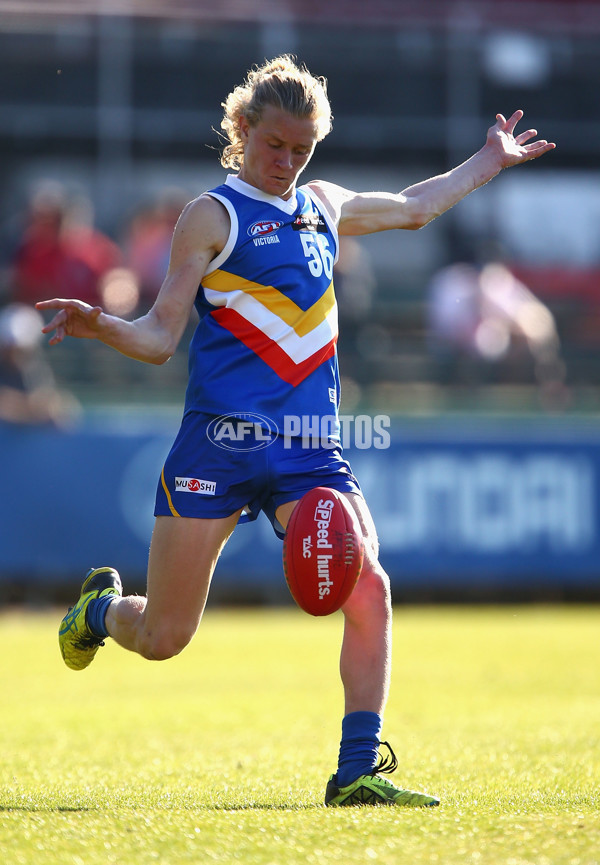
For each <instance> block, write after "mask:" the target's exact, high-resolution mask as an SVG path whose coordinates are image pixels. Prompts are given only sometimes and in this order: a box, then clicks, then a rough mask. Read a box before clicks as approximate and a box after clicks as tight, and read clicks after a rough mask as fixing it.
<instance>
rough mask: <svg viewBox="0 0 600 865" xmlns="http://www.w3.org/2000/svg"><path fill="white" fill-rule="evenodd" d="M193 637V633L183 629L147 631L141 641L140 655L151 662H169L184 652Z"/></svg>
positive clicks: (170, 628)
mask: <svg viewBox="0 0 600 865" xmlns="http://www.w3.org/2000/svg"><path fill="white" fill-rule="evenodd" d="M193 636H194V632H193V631H192V632H190V631H189V630H187V629H186V628H181V627H180V628H172V627H169V628H159V629H156V630H152V631H147V632H146V633H145V634H144V635H143V637H142V639H141V640H140V646H139V653H140V655H142V657H144V658H146V659H147V660H149V661H167V660H168V659H169V658H174V657H175V655H178V654H179V653H180V652H182V651H183V650H184V649H185V647H186V646H187V645H188V643H189V642H190V640H191V639H192V637H193Z"/></svg>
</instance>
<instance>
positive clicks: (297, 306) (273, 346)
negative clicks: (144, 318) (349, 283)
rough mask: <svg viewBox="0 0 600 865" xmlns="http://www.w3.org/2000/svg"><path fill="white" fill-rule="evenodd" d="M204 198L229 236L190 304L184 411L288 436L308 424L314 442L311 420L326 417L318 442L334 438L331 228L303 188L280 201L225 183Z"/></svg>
mask: <svg viewBox="0 0 600 865" xmlns="http://www.w3.org/2000/svg"><path fill="white" fill-rule="evenodd" d="M208 194H209V195H211V196H212V197H214V198H216V199H217V200H218V201H220V202H221V203H222V204H223V205H224V207H226V209H227V211H228V213H229V217H230V220H231V229H230V234H229V238H228V240H227V243H226V245H225V248H224V249H223V250H222V252H221V253H220V254H219V255H218V256H217V257H216V258H215V259H213V261H212V262H211V263H210V265H209V267H208V269H207V272H206V274H205V276H204V278H203V279H202V283H201V285H200V287H199V290H198V294H197V297H196V301H195V306H196V309H197V311H198V314H199V316H200V322H199V324H198V326H197V328H196V331H195V333H194V336H193V338H192V341H191V344H190V379H189V384H188V388H187V393H186V406H185V408H186V411H200V412H205V413H207V414H212V415H215V416H219V415H228V416H231V417H248V416H251V417H253V419H254V418H255V416H259V417H264V418H265V422H264V424H263V425H265V426H267V427H269V426H272V423H274V424H275V425H276V428H277V429H278V430H279V432H284V431H286V432H289V431H290V429H291V430H292V433H291V434H298V432H297V429H298V428H297V425H296V426H294V425H292V427H290V420H289V419H290V418H302V417H303V416H305V417H308V418H310V419H311V421H309V424H310V423H312V427H311V430H310V432H309V433H308V434H309V435H310V436H311V437H318V436H319V432H318V431H317V429H316V428H315V427H314V418H317V417H323V416H326V417H328V418H329V421H328V431H329V433H330V434H329V436H328V435H327V434H325V435H322V434H321V437H324V438H326V437H330V438H331V437H332V438H335V437H336V436H337V432H338V425H337V413H338V406H339V392H340V386H339V372H338V364H337V350H336V343H337V335H338V323H337V304H336V300H335V295H334V290H333V265H334V263H335V260H336V258H337V252H338V237H337V230H336V227H335V225H334V223H333V220H331V219H330V218H329V215H328V213H327V212H326V211H325V208H324V207H323V205H322V204H321V203H320V202H319V200H318V198H317V197H316V196H315V195H314V194H313V193H312V192H311V191H310V190H309V189H308V188H307V187H300V188H298V189H296V191H295V194H294V195H293V196H292V197H291V198H290V199H289V200H288V201H284V200H283V199H281V198H279V197H277V196H274V195H268V194H266V193H263V192H261V191H260V190H259V189H257V188H255V187H253V186H250V185H249V184H247V183H245V182H244V181H242V180H240V179H239V178H238V177H236V176H234V175H229V176H228V177H227V179H226V182H225V183H224V184H222V185H221V186H218V187H217V188H215V189H212V190H210V191H209V192H208ZM256 422H259V421H258V420H257V421H256ZM326 426H327V425H326ZM321 429H323V428H321ZM271 431H272V430H271ZM302 434H304V435H306V434H307V433H306V429H305V428H304V429H303V432H302Z"/></svg>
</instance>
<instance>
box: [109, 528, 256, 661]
mask: <svg viewBox="0 0 600 865" xmlns="http://www.w3.org/2000/svg"><path fill="white" fill-rule="evenodd" d="M238 518H239V512H237V513H235V514H232V516H230V517H225V518H223V519H195V518H187V517H166V516H161V517H157V518H156V523H155V526H154V533H153V535H152V543H151V546H150V556H149V560H148V585H147V597H140V596H136V595H129V596H127V597H124V598H118V599H116V600H114V601H113V602H112V603H111V605H110V606H109V608H108V611H107V613H106V629H107V630H108V633H109V635H110V636H111V637H113V639H114V640H115V641H116V642H117V643H119V644H120V645H121V646H123V647H124V648H126V649H129V650H131V651H133V652H137V653H138V654H140V655H142V656H143V657H144V658H148V659H150V660H164V659H166V658H170V657H172V656H173V655H176V654H178V653H179V652H181V651H182V649H184V648H185V646H186V645H187V644H188V643H189V641H190V640H191V639H192V637H193V636H194V634H195V633H196V631H197V629H198V625H199V624H200V620H201V618H202V614H203V612H204V607H205V605H206V600H207V597H208V591H209V588H210V582H211V579H212V575H213V572H214V569H215V566H216V564H217V561H218V558H219V555H220V553H221V550H222V549H223V547H224V545H225V543H226V541H227V539H228V538H229V536H230V535H231V533H232V531H233V529H234V528H235V525H236V523H237V521H238Z"/></svg>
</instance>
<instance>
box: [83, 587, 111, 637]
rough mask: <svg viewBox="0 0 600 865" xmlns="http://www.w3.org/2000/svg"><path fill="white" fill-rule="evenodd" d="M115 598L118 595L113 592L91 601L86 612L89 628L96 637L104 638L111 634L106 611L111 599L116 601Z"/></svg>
mask: <svg viewBox="0 0 600 865" xmlns="http://www.w3.org/2000/svg"><path fill="white" fill-rule="evenodd" d="M115 598H116V595H115V594H114V593H112V592H111V593H110V594H108V595H103V596H102V597H101V598H94V599H93V600H92V601H90V602H89V604H88V607H87V610H86V612H85V620H86V622H87V626H88V628H89V629H90V631H91V632H92V634H93V635H94V636H95V637H99V638H100V639H102V640H103V639H104V637H108V636H109V634H108V631H107V630H106V611H107V610H108V607H109V605H110V603H111V601H114V599H115Z"/></svg>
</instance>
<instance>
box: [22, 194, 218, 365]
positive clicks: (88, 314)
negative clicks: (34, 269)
mask: <svg viewBox="0 0 600 865" xmlns="http://www.w3.org/2000/svg"><path fill="white" fill-rule="evenodd" d="M228 235H229V216H228V214H227V211H226V210H225V208H224V207H223V206H222V205H221V204H220V203H219V202H218V201H216V200H215V199H214V198H210V197H209V196H205V195H203V196H200V198H197V199H196V200H195V201H192V202H190V204H188V205H187V206H186V207H185V208H184V210H183V212H182V214H181V216H180V217H179V220H178V222H177V225H176V227H175V231H174V233H173V241H172V244H171V255H170V260H169V268H168V271H167V275H166V277H165V280H164V282H163V284H162V287H161V289H160V291H159V293H158V296H157V298H156V301H155V302H154V304H153V306H152V308H151V309H150V310H149V311H148V312H147V313H146V314H145V315H143V316H141V317H140V318H136V319H135V320H134V321H126V320H125V319H122V318H119V317H118V316H115V315H109V314H108V313H105V312H104V311H103V309H102V308H101V307H100V306H90V305H89V304H87V303H84V302H83V301H80V300H65V299H62V298H54V299H53V300H43V301H40V302H39V303H37V304H36V307H37V308H38V309H40V310H57V312H56V314H55V315H54V317H53V318H52V320H51V321H50V322H49V323H48V324H47V325H45V327H44V328H43V332H44V333H53V335H52V337H51V339H50V345H55V344H56V343H59V342H62V340H63V339H64V338H65V337H66V336H72V337H76V338H79V339H98V340H100V342H103V343H105V345H108V346H110V347H111V348H114V349H116V350H117V351H119V352H121V354H124V355H126V356H127V357H132V358H134V359H136V360H141V361H145V362H146V363H156V364H161V363H164V362H165V361H167V360H168V359H169V358H170V357H171V356H172V354H173V353H174V352H175V349H176V348H177V345H178V344H179V340H180V339H181V337H182V335H183V332H184V330H185V328H186V325H187V322H188V319H189V316H190V312H191V309H192V306H193V304H194V300H195V298H196V294H197V292H198V286H199V285H200V282H201V280H202V277H203V276H204V274H205V272H206V269H207V267H208V264H209V263H210V261H211V260H212V259H213V258H214V257H215V256H216V255H218V253H219V252H220V251H221V250H222V249H223V247H224V246H225V243H226V242H227V238H228Z"/></svg>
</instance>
